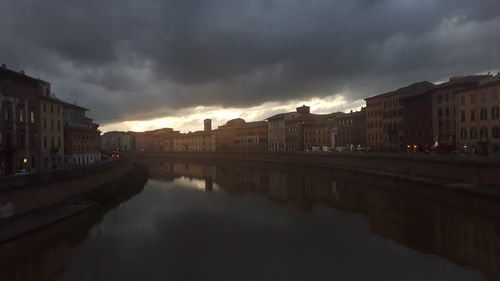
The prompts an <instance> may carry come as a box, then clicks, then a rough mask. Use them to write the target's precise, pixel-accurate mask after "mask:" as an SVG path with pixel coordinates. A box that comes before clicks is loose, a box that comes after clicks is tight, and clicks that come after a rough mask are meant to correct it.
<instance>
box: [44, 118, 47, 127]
mask: <svg viewBox="0 0 500 281" xmlns="http://www.w3.org/2000/svg"><path fill="white" fill-rule="evenodd" d="M43 128H44V129H47V119H46V118H43Z"/></svg>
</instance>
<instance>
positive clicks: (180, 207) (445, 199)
mask: <svg viewBox="0 0 500 281" xmlns="http://www.w3.org/2000/svg"><path fill="white" fill-rule="evenodd" d="M143 160H144V161H146V163H147V164H148V166H149V169H150V176H149V179H148V180H147V182H146V184H145V185H144V186H142V184H141V186H137V187H135V191H134V192H132V193H130V194H129V196H126V198H124V199H123V201H122V202H118V203H117V204H114V205H112V206H109V207H108V208H100V209H99V210H91V211H88V212H86V213H84V214H81V215H78V216H76V217H74V218H71V219H68V220H67V221H65V222H62V223H59V224H58V225H54V226H51V227H49V228H48V229H46V230H43V231H41V232H38V233H34V234H32V235H31V236H28V237H24V238H23V240H22V241H14V242H11V245H8V246H9V247H10V249H11V250H12V252H13V253H14V252H15V253H16V254H12V255H13V257H12V258H11V259H10V263H9V262H7V261H6V260H9V259H8V258H5V256H4V257H3V258H0V265H1V264H3V265H4V266H6V265H9V267H8V268H7V267H5V271H3V272H7V274H6V275H4V277H5V276H8V278H15V279H13V280H122V281H123V280H427V281H429V280H436V281H437V280H439V281H444V280H450V281H451V280H453V281H457V280H458V281H459V280H464V281H465V280H467V281H473V280H498V276H500V274H499V272H498V268H499V267H498V266H499V254H500V235H499V233H500V224H499V221H500V220H499V219H498V216H499V215H500V212H498V210H499V207H500V205H499V204H498V203H497V202H494V201H491V200H489V199H488V198H476V197H474V198H472V197H471V196H470V195H468V194H461V193H455V192H451V191H445V190H440V189H437V188H436V187H432V186H421V185H418V184H415V183H410V182H403V181H396V180H389V179H384V178H375V177H368V176H365V175H361V174H356V173H353V172H348V171H335V170H326V169H319V168H311V167H309V168H307V167H301V166H273V165H268V164H265V163H223V162H219V163H207V162H200V163H193V162H191V163H187V162H174V161H168V160H161V159H156V160H152V159H143ZM4 248H5V247H4ZM0 280H4V279H2V277H0ZM5 280H8V279H5Z"/></svg>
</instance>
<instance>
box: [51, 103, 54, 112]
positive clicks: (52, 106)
mask: <svg viewBox="0 0 500 281" xmlns="http://www.w3.org/2000/svg"><path fill="white" fill-rule="evenodd" d="M50 113H54V105H52V104H51V105H50Z"/></svg>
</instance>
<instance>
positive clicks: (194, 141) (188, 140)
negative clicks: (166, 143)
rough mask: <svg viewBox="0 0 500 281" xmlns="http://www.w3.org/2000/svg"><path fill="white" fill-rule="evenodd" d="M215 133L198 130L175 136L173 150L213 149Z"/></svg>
mask: <svg viewBox="0 0 500 281" xmlns="http://www.w3.org/2000/svg"><path fill="white" fill-rule="evenodd" d="M213 138H214V135H213V134H212V133H211V132H205V131H197V132H189V133H187V134H179V135H176V136H174V137H173V151H213V150H214V147H213V145H212V143H213V141H214V140H213Z"/></svg>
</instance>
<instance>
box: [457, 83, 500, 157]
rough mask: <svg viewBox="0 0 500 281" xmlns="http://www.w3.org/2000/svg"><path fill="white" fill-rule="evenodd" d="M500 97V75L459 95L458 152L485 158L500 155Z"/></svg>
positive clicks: (458, 93)
mask: <svg viewBox="0 0 500 281" xmlns="http://www.w3.org/2000/svg"><path fill="white" fill-rule="evenodd" d="M499 95H500V75H496V76H494V77H488V78H483V79H482V80H480V82H479V84H478V85H477V86H476V87H475V88H473V89H469V90H465V91H460V92H457V93H456V100H457V114H458V118H457V119H458V122H457V124H458V125H457V132H456V134H457V136H458V149H460V150H462V151H464V152H467V153H474V154H482V155H489V154H492V153H493V154H499V153H500V115H499V110H500V109H499V108H500V97H499Z"/></svg>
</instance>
